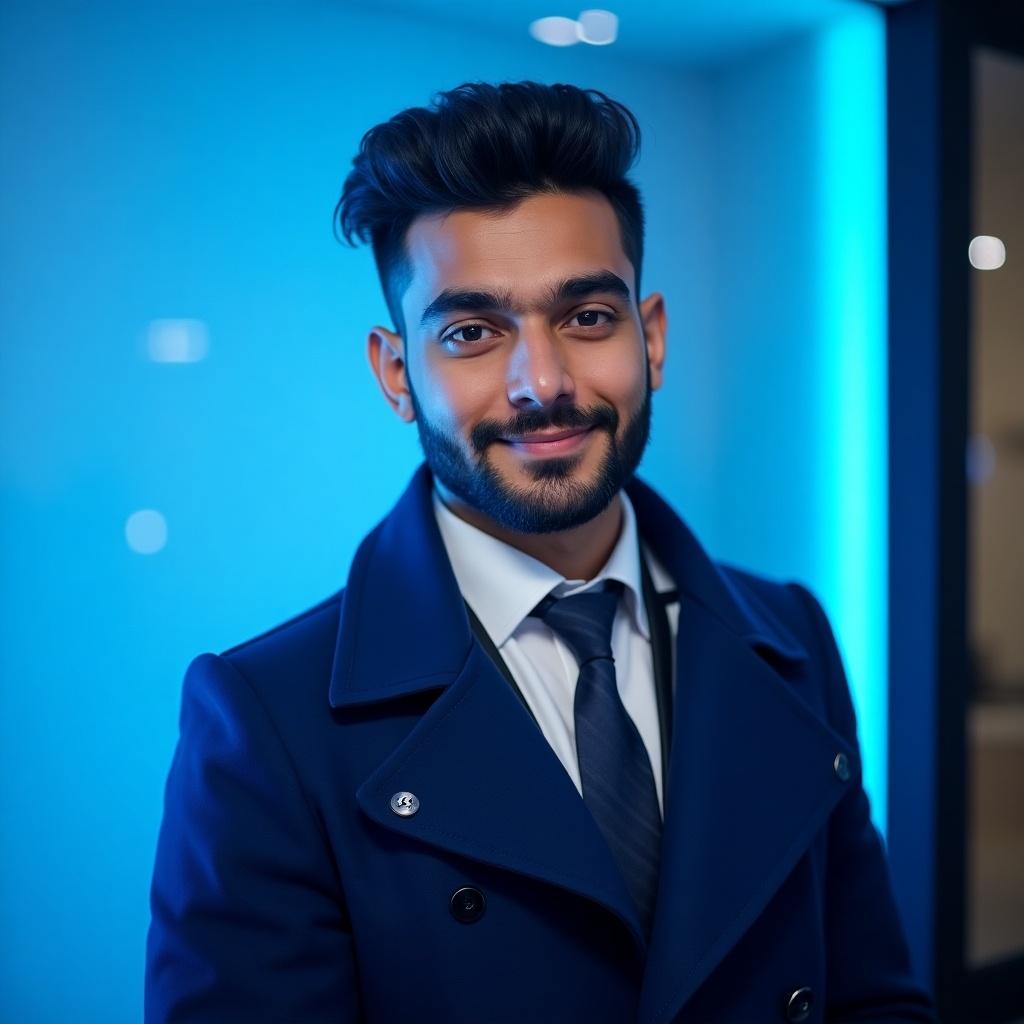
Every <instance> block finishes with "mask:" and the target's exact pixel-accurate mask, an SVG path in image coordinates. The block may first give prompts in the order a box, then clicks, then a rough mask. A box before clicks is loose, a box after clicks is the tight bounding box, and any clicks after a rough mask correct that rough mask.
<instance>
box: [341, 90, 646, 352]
mask: <svg viewBox="0 0 1024 1024" xmlns="http://www.w3.org/2000/svg"><path fill="white" fill-rule="evenodd" d="M639 151H640V126H639V124H638V123H637V119H636V117H635V116H634V115H633V113H632V112H631V111H630V110H629V109H628V108H627V107H625V106H624V105H623V104H621V103H619V102H617V101H616V100H613V99H609V97H607V96H606V95H605V94H604V93H602V92H599V91H598V90H597V89H580V88H578V87H577V86H574V85H542V84H540V83H539V82H503V83H500V84H498V85H492V84H488V83H485V82H466V83H464V84H463V85H460V86H458V87H456V88H454V89H451V90H449V91H447V92H440V93H437V94H436V95H435V97H434V98H433V100H432V102H431V105H430V106H429V107H410V108H409V109H407V110H403V111H401V112H400V113H398V114H396V115H395V116H394V117H392V118H391V119H390V120H389V121H385V122H383V123H382V124H378V125H375V126H374V127H373V128H371V129H370V130H369V131H367V132H366V134H365V135H364V136H363V138H362V141H361V142H360V144H359V152H358V154H357V155H356V156H355V158H354V159H353V161H352V170H351V171H350V172H349V174H348V177H347V178H346V179H345V184H344V187H343V189H342V193H341V198H340V199H339V200H338V204H337V206H336V207H335V209H334V230H335V236H336V237H337V236H338V232H339V229H340V234H341V237H343V238H344V240H345V241H346V242H347V243H348V244H349V245H355V244H356V240H358V241H360V242H367V241H368V242H370V243H371V244H372V247H373V255H374V260H375V261H376V264H377V273H378V274H379V275H380V282H381V288H382V289H383V292H384V298H385V301H386V302H387V306H388V310H389V312H390V313H391V318H392V320H393V321H394V325H395V330H396V331H397V332H399V333H400V334H403V335H404V333H405V324H404V320H403V317H402V307H401V297H402V294H403V293H404V291H405V289H406V288H407V287H408V285H409V282H410V280H411V278H412V266H411V263H410V260H409V256H408V250H407V248H406V245H405V237H406V232H407V231H408V228H409V225H410V224H411V223H412V222H413V220H414V219H415V218H416V217H418V216H420V215H422V214H429V213H438V212H448V211H452V210H457V209H467V208H468V209H481V210H489V211H491V210H493V211H501V210H508V209H511V208H513V207H514V206H515V205H516V204H517V203H519V202H520V201H521V200H523V199H525V198H526V197H527V196H530V195H535V194H537V193H559V192H581V191H586V190H594V191H597V192H599V193H601V194H602V195H603V196H605V198H606V199H608V201H609V202H610V203H611V206H612V208H613V210H614V211H615V215H616V218H617V220H618V223H619V230H620V232H621V236H622V248H623V252H624V253H625V254H626V257H627V258H628V259H629V261H630V263H632V265H633V269H634V272H635V276H636V290H637V293H638V294H639V291H640V266H641V263H642V260H643V242H644V214H643V205H642V202H641V198H640V192H639V190H638V189H637V187H636V186H635V185H634V184H633V183H632V182H631V181H630V180H629V179H628V178H627V177H626V173H627V171H629V169H630V168H631V167H632V165H633V163H634V162H635V160H636V158H637V155H638V153H639Z"/></svg>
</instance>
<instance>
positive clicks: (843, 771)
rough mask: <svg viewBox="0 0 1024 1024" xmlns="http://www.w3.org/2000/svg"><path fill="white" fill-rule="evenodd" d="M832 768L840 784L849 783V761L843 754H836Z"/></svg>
mask: <svg viewBox="0 0 1024 1024" xmlns="http://www.w3.org/2000/svg"><path fill="white" fill-rule="evenodd" d="M832 768H833V769H834V770H835V773H836V775H837V776H838V777H839V781H840V782H849V780H850V759H849V758H848V757H847V756H846V755H845V754H836V759H835V760H834V761H833V762H832Z"/></svg>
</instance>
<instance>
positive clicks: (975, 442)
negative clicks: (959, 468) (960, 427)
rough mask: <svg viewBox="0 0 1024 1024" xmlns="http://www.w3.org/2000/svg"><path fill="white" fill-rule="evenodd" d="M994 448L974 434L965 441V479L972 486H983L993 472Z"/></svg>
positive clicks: (991, 444)
mask: <svg viewBox="0 0 1024 1024" xmlns="http://www.w3.org/2000/svg"><path fill="white" fill-rule="evenodd" d="M995 469H996V447H995V445H994V444H993V443H992V442H991V441H990V440H989V439H988V438H987V437H986V436H985V435H984V434H975V435H974V436H973V437H971V438H969V439H968V441H967V479H968V481H970V483H972V484H977V485H980V484H983V483H985V482H986V481H987V480H988V479H989V477H991V476H992V474H993V473H994V472H995Z"/></svg>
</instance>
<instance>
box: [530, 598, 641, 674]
mask: <svg viewBox="0 0 1024 1024" xmlns="http://www.w3.org/2000/svg"><path fill="white" fill-rule="evenodd" d="M621 593H622V583H621V582H619V580H607V581H605V587H604V589H603V590H597V589H594V590H585V591H583V592H582V593H579V594H570V595H569V596H568V597H561V598H556V597H554V596H552V595H550V594H549V595H548V596H547V597H546V598H544V600H543V601H541V602H540V604H538V605H537V607H536V608H535V609H534V610H533V611H532V612H531V613H530V614H531V615H535V616H537V617H538V618H540V619H542V620H543V621H544V622H545V623H547V625H548V626H550V628H551V629H553V630H554V631H555V632H556V633H558V635H559V636H560V637H561V638H562V639H563V640H564V641H565V642H566V644H567V645H568V646H569V648H570V649H571V650H572V652H573V654H574V655H575V656H576V660H577V661H578V662H579V664H580V666H581V667H582V666H583V665H585V664H586V663H587V662H589V661H593V660H594V659H595V658H611V657H612V644H611V638H612V624H613V623H614V622H615V612H616V609H617V608H618V606H619V597H620V595H621Z"/></svg>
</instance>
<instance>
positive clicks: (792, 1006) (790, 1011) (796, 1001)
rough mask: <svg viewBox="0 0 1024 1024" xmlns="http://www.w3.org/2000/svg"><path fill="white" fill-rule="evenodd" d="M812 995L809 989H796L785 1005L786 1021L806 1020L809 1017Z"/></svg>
mask: <svg viewBox="0 0 1024 1024" xmlns="http://www.w3.org/2000/svg"><path fill="white" fill-rule="evenodd" d="M813 1000H814V993H813V992H812V991H811V990H810V989H809V988H798V989H797V990H796V991H795V992H794V993H793V994H792V995H791V996H790V997H789V1000H788V1002H787V1003H786V1020H791V1021H802V1020H807V1019H808V1017H810V1015H811V1003H812V1001H813Z"/></svg>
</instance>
